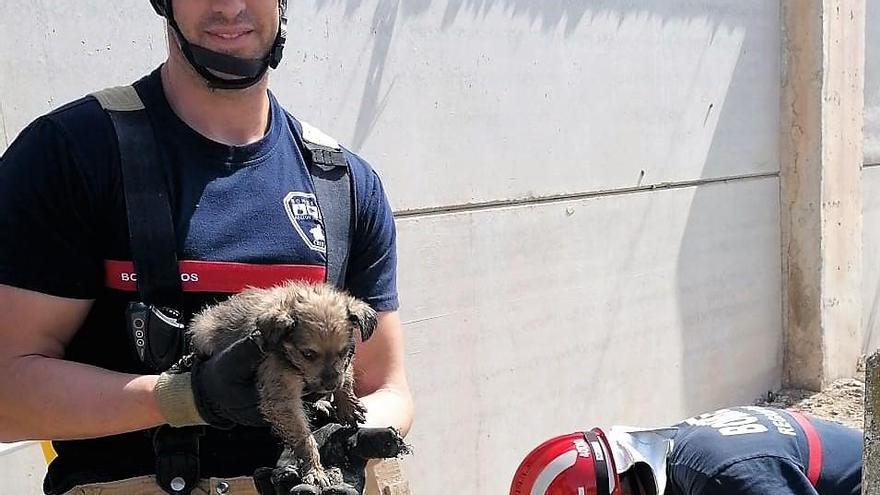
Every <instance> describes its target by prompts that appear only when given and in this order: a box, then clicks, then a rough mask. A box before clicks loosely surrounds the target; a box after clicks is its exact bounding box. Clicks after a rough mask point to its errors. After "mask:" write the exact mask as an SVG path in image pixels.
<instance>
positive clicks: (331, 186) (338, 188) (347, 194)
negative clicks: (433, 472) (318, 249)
mask: <svg viewBox="0 0 880 495" xmlns="http://www.w3.org/2000/svg"><path fill="white" fill-rule="evenodd" d="M293 124H294V125H293V134H294V137H295V138H296V140H297V141H298V143H297V144H299V146H300V149H301V150H302V152H303V157H304V158H305V160H306V164H307V165H308V167H309V172H310V173H311V175H312V183H313V185H314V187H315V196H316V197H317V200H318V207H319V209H320V210H321V216H322V220H323V222H324V230H325V232H324V236H325V237H326V238H327V242H326V246H327V253H326V254H327V276H326V280H327V282H328V283H330V284H333V285H335V286H336V287H339V288H344V287H345V277H346V275H347V273H348V270H347V269H348V258H349V253H350V252H351V240H352V232H353V231H354V219H355V217H356V215H355V209H354V208H353V205H355V204H356V203H355V202H354V188H353V187H352V183H351V168H350V167H349V165H348V160H346V158H345V153H344V152H343V151H342V148H340V147H339V145H338V144H336V142H335V141H333V140H332V138H329V137H327V136H325V135H324V134H323V133H321V131H318V130H317V129H315V128H314V127H311V126H310V125H308V124H306V123H304V122H297V121H295V120H294V122H293Z"/></svg>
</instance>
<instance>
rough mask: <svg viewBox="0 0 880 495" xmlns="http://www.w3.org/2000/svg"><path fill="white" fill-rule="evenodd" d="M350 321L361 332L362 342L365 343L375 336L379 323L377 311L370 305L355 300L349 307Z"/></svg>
mask: <svg viewBox="0 0 880 495" xmlns="http://www.w3.org/2000/svg"><path fill="white" fill-rule="evenodd" d="M348 321H350V322H352V323H354V325H355V326H356V327H357V328H358V330H360V332H361V340H363V341H364V342H366V341H367V340H368V339H369V338H370V337H371V336H372V335H373V331H374V330H376V325H377V324H378V323H379V320H378V315H377V314H376V311H375V310H374V309H373V308H371V307H370V305H369V304H367V303H365V302H363V301H361V300H358V299H354V298H352V301H351V302H350V303H349V305H348Z"/></svg>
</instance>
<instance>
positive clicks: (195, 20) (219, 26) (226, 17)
mask: <svg viewBox="0 0 880 495" xmlns="http://www.w3.org/2000/svg"><path fill="white" fill-rule="evenodd" d="M171 3H172V7H173V9H174V19H175V20H176V21H177V25H178V26H179V27H180V30H181V31H182V32H183V35H184V37H185V38H186V39H187V41H189V42H190V43H191V44H194V45H199V46H202V47H204V48H207V49H209V50H213V51H215V52H219V53H224V54H226V55H233V56H236V57H241V58H252V59H256V58H262V57H264V56H265V55H266V54H267V53H268V52H269V49H270V48H271V47H272V44H273V42H274V41H275V35H276V34H277V32H278V1H277V0H176V1H172V2H171Z"/></svg>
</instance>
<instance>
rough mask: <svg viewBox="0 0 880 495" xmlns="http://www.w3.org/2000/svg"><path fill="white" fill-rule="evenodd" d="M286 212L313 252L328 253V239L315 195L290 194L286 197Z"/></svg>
mask: <svg viewBox="0 0 880 495" xmlns="http://www.w3.org/2000/svg"><path fill="white" fill-rule="evenodd" d="M284 211H286V212H287V218H289V219H290V223H292V224H293V228H295V229H296V231H297V233H299V236H300V237H301V238H302V240H303V242H305V243H306V245H308V246H309V248H310V249H311V250H312V251H318V252H319V253H325V254H326V253H327V238H326V237H325V236H324V221H323V219H322V218H321V210H319V209H318V200H317V198H316V197H315V195H314V194H311V193H304V192H289V193H287V196H285V197H284Z"/></svg>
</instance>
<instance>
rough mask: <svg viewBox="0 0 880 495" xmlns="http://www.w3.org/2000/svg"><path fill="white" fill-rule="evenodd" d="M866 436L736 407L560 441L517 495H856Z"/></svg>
mask: <svg viewBox="0 0 880 495" xmlns="http://www.w3.org/2000/svg"><path fill="white" fill-rule="evenodd" d="M862 443H863V441H862V434H861V432H859V431H858V430H855V429H852V428H848V427H845V426H842V425H839V424H836V423H830V422H827V421H823V420H820V419H817V418H814V417H809V416H806V415H803V414H800V413H797V412H793V411H787V410H781V409H772V408H765V407H756V406H755V407H733V408H728V409H721V410H718V411H715V412H711V413H706V414H703V415H700V416H695V417H693V418H689V419H686V420H684V421H682V422H681V423H679V424H677V425H675V426H673V427H670V428H661V429H641V428H629V427H618V426H615V427H612V428H611V429H609V430H608V431H607V433H606V432H605V431H603V430H602V429H599V428H594V429H592V430H590V431H586V432H578V433H572V434H569V435H563V436H559V437H555V438H553V439H550V440H548V441H547V442H544V443H543V444H541V445H540V446H538V447H537V448H535V449H534V450H533V451H532V452H531V453H530V454H529V455H528V456H527V457H526V459H525V460H524V461H523V462H522V464H520V466H519V468H518V469H517V471H516V475H515V476H514V479H513V484H512V485H511V489H510V494H511V495H524V494H530V495H767V494H772V495H817V494H818V495H858V494H860V493H861V477H862V474H861V472H862Z"/></svg>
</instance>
